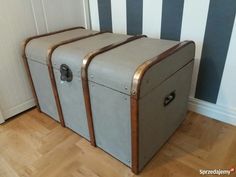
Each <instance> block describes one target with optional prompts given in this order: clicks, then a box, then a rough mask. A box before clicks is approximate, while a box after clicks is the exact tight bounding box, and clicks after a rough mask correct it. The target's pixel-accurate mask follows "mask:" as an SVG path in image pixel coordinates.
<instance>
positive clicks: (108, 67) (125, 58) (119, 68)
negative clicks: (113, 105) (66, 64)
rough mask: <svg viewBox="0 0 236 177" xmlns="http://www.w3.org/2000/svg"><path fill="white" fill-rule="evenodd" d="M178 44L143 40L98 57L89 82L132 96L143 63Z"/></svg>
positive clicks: (94, 61) (91, 66)
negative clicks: (135, 79)
mask: <svg viewBox="0 0 236 177" xmlns="http://www.w3.org/2000/svg"><path fill="white" fill-rule="evenodd" d="M177 43H178V42H173V41H167V40H158V39H150V38H141V39H138V40H135V41H132V42H130V43H127V44H125V45H122V46H120V47H118V48H115V49H113V50H110V51H108V52H106V53H103V54H101V55H98V56H97V57H96V58H95V59H94V60H93V61H92V63H91V64H90V66H89V70H88V73H89V76H91V75H92V76H94V77H93V78H92V77H90V78H89V80H91V81H93V82H96V83H99V84H102V85H106V86H107V87H110V88H112V89H115V90H117V91H120V92H123V93H125V94H130V90H131V83H132V80H133V75H134V73H135V71H136V69H137V68H138V66H139V65H141V64H142V63H143V62H145V61H147V60H149V59H151V58H153V57H154V56H157V55H159V54H160V53H162V52H164V51H165V50H167V49H169V48H171V47H173V46H174V45H176V44H177Z"/></svg>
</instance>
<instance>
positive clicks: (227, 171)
mask: <svg viewBox="0 0 236 177" xmlns="http://www.w3.org/2000/svg"><path fill="white" fill-rule="evenodd" d="M234 172H235V168H230V169H224V170H223V169H214V170H205V169H200V170H199V173H200V175H230V174H232V173H234Z"/></svg>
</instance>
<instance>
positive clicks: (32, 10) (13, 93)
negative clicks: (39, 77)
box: [0, 0, 89, 122]
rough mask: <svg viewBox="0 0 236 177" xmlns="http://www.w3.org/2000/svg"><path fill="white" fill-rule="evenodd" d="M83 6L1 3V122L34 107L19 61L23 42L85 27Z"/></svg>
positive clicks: (31, 0) (49, 0)
mask: <svg viewBox="0 0 236 177" xmlns="http://www.w3.org/2000/svg"><path fill="white" fill-rule="evenodd" d="M86 6H87V0H66V1H65V0H23V1H22V0H1V5H0V27H1V28H0V39H1V42H0V110H1V114H2V117H3V118H4V119H7V118H9V117H11V116H14V115H15V114H18V113H20V112H22V111H24V110H26V109H28V108H30V107H32V106H34V105H35V103H34V98H33V96H32V93H31V89H30V86H29V82H28V78H27V75H26V72H25V68H24V65H23V61H22V58H21V54H22V45H21V44H22V42H23V41H24V40H25V39H26V38H27V37H29V36H32V35H36V34H42V33H45V32H50V31H55V30H59V29H63V28H69V27H73V26H87V27H88V26H89V23H88V21H87V19H86V20H85V15H84V14H85V13H84V8H85V7H86ZM1 114H0V117H1ZM0 119H1V118H0ZM0 122H1V120H0Z"/></svg>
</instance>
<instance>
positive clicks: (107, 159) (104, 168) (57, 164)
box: [0, 109, 236, 177]
mask: <svg viewBox="0 0 236 177" xmlns="http://www.w3.org/2000/svg"><path fill="white" fill-rule="evenodd" d="M231 167H236V127H234V126H232V125H227V124H225V123H222V122H218V121H215V120H212V119H209V118H206V117H204V116H201V115H198V114H196V113H193V112H189V113H188V114H187V117H186V119H185V121H184V122H183V123H182V125H181V126H180V128H179V129H178V130H177V131H176V132H175V134H174V135H173V136H172V137H171V138H170V139H169V141H168V142H167V143H166V144H165V145H164V146H163V147H162V148H161V150H160V151H159V152H158V153H157V154H156V156H155V157H154V158H153V159H152V160H151V162H150V163H149V164H148V165H147V166H146V167H145V169H144V170H143V172H142V173H141V174H140V175H139V176H141V177H195V176H201V175H200V174H199V169H218V168H221V169H229V168H231ZM133 176H136V175H134V174H133V173H132V172H131V170H130V169H129V168H128V167H126V166H125V165H123V164H122V163H120V162H119V161H117V160H116V159H114V158H112V157H111V156H110V155H108V154H106V153H105V152H104V151H102V150H100V149H99V148H94V147H92V146H91V145H90V144H89V142H87V141H86V140H85V139H83V138H81V137H80V136H78V135H77V134H75V133H74V132H72V131H71V130H69V129H66V128H62V127H61V126H60V124H59V123H57V122H55V121H54V120H52V119H50V118H48V117H47V116H45V115H44V114H41V113H39V112H37V110H36V109H33V110H30V111H28V112H25V113H23V114H21V115H19V116H17V117H15V118H13V119H11V120H9V121H7V122H6V123H4V124H3V125H0V177H133ZM230 176H234V177H235V176H236V173H233V174H232V175H230Z"/></svg>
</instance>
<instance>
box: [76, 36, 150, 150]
mask: <svg viewBox="0 0 236 177" xmlns="http://www.w3.org/2000/svg"><path fill="white" fill-rule="evenodd" d="M143 37H146V36H145V35H139V36H133V37H130V38H128V39H126V40H124V41H121V42H117V43H114V44H111V45H108V46H105V47H103V48H101V49H98V50H95V51H93V52H91V53H89V54H88V55H86V56H85V58H84V60H83V64H82V68H81V76H82V86H83V92H84V101H85V107H86V114H87V119H88V126H89V134H90V141H91V144H92V145H93V146H96V140H95V134H94V126H93V116H92V110H91V109H92V108H91V101H90V91H89V83H88V67H89V64H90V63H91V61H92V60H93V59H94V58H95V57H96V56H98V55H100V54H102V53H105V52H107V51H109V50H112V49H114V48H117V47H119V46H121V45H124V44H127V43H129V42H132V41H134V40H137V39H140V38H143Z"/></svg>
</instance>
